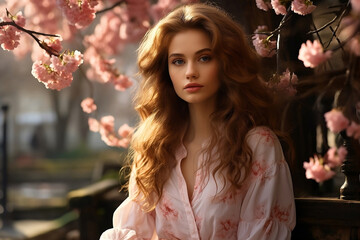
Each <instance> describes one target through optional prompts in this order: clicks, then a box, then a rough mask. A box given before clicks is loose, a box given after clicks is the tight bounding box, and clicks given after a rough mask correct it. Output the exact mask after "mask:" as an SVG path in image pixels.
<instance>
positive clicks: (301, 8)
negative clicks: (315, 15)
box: [291, 0, 316, 15]
mask: <svg viewBox="0 0 360 240" xmlns="http://www.w3.org/2000/svg"><path fill="white" fill-rule="evenodd" d="M315 8H316V6H314V5H313V2H312V1H310V0H294V1H292V3H291V10H292V11H293V12H294V13H297V14H300V15H307V14H309V13H312V11H314V10H315Z"/></svg>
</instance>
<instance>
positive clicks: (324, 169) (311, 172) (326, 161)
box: [303, 147, 347, 183]
mask: <svg viewBox="0 0 360 240" xmlns="http://www.w3.org/2000/svg"><path fill="white" fill-rule="evenodd" d="M346 155H347V150H346V149H345V147H340V148H338V149H336V148H335V147H332V148H330V149H329V150H328V151H327V153H326V154H325V157H319V156H316V155H315V156H314V158H310V161H309V162H304V164H303V166H304V168H305V170H306V172H305V176H306V178H307V179H314V180H315V181H316V182H318V183H319V182H323V181H325V180H328V179H330V178H332V177H333V176H334V175H335V172H334V171H333V170H332V169H334V168H336V167H338V166H340V165H341V164H342V163H343V162H344V160H345V157H346Z"/></svg>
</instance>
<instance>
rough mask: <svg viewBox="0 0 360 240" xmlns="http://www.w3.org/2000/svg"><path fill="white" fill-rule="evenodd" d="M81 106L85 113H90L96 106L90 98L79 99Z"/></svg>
mask: <svg viewBox="0 0 360 240" xmlns="http://www.w3.org/2000/svg"><path fill="white" fill-rule="evenodd" d="M80 105H81V108H82V110H83V111H84V112H86V113H92V112H94V111H95V110H96V109H97V106H96V104H95V102H94V99H92V98H89V97H88V98H85V99H84V100H82V101H81V104H80Z"/></svg>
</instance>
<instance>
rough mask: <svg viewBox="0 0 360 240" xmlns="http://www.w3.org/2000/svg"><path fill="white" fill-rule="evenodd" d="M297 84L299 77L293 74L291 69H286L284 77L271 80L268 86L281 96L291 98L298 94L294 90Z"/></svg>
mask: <svg viewBox="0 0 360 240" xmlns="http://www.w3.org/2000/svg"><path fill="white" fill-rule="evenodd" d="M297 82H298V77H297V76H296V74H294V73H291V72H290V71H289V69H286V71H285V72H283V73H282V75H280V76H275V77H274V78H271V80H270V81H269V82H268V84H267V85H268V87H270V88H271V89H273V90H274V91H276V92H278V93H280V94H281V95H283V94H285V95H286V96H288V97H291V96H295V94H296V92H297V91H296V89H295V88H294V84H297Z"/></svg>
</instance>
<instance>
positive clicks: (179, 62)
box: [172, 59, 184, 65]
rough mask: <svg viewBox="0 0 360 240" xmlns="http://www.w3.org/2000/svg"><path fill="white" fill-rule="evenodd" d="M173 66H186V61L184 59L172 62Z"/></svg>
mask: <svg viewBox="0 0 360 240" xmlns="http://www.w3.org/2000/svg"><path fill="white" fill-rule="evenodd" d="M172 64H174V65H182V64H184V60H182V59H174V60H173V61H172Z"/></svg>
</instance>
